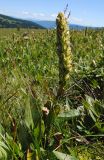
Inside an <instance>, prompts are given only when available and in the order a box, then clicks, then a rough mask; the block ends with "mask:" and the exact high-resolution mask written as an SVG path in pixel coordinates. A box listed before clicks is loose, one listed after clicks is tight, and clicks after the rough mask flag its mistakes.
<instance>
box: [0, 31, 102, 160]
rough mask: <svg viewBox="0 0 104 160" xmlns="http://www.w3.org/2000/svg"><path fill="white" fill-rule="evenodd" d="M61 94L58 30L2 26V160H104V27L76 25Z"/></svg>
mask: <svg viewBox="0 0 104 160" xmlns="http://www.w3.org/2000/svg"><path fill="white" fill-rule="evenodd" d="M70 46H71V52H72V70H71V72H70V76H69V79H68V80H67V82H66V86H65V91H64V94H63V95H61V96H58V95H57V93H58V88H59V59H58V54H57V36H56V29H53V30H45V29H42V30H40V29H0V160H25V159H26V160H33V159H34V160H46V159H47V160H48V159H49V160H57V159H59V160H103V159H104V29H88V28H86V29H85V30H81V31H80V30H79V31H76V30H71V31H70Z"/></svg>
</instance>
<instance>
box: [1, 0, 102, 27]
mask: <svg viewBox="0 0 104 160" xmlns="http://www.w3.org/2000/svg"><path fill="white" fill-rule="evenodd" d="M67 3H68V4H69V7H68V11H70V10H71V16H70V19H69V20H70V23H75V24H81V25H89V26H104V0H0V13H1V14H6V15H10V16H14V17H19V18H23V19H34V20H37V19H40V20H55V18H56V16H57V13H58V12H59V11H63V10H64V8H65V6H66V4H67Z"/></svg>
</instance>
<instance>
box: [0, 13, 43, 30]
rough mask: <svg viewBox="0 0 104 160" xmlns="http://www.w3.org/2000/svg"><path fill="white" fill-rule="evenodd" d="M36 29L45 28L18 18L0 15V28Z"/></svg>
mask: <svg viewBox="0 0 104 160" xmlns="http://www.w3.org/2000/svg"><path fill="white" fill-rule="evenodd" d="M17 27H20V28H35V29H39V28H40V29H43V28H44V27H43V26H41V25H40V24H37V23H35V22H32V21H29V20H22V19H18V18H13V17H10V16H6V15H3V14H0V28H17Z"/></svg>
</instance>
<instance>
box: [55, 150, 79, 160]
mask: <svg viewBox="0 0 104 160" xmlns="http://www.w3.org/2000/svg"><path fill="white" fill-rule="evenodd" d="M53 153H54V155H55V156H56V157H57V159H59V160H77V159H76V158H75V157H73V156H70V155H68V154H65V153H62V152H58V151H53Z"/></svg>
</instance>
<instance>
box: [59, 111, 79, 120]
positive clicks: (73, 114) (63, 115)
mask: <svg viewBox="0 0 104 160" xmlns="http://www.w3.org/2000/svg"><path fill="white" fill-rule="evenodd" d="M78 116H80V112H79V110H77V109H71V110H70V111H67V112H63V113H60V114H59V115H58V117H59V118H69V119H70V118H75V117H78Z"/></svg>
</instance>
